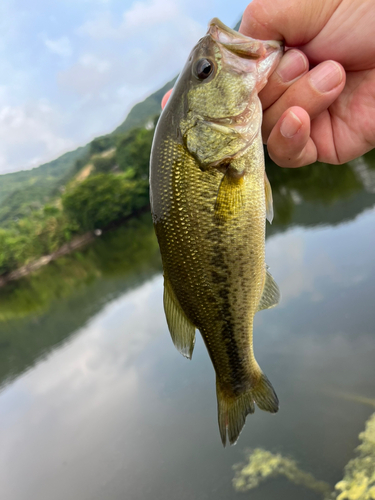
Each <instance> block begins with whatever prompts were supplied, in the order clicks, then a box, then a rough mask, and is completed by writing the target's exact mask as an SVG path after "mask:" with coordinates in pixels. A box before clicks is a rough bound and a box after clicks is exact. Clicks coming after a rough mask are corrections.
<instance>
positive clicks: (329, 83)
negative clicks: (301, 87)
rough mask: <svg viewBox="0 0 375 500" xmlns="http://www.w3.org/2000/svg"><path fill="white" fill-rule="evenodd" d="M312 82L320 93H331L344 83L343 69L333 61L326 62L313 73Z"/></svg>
mask: <svg viewBox="0 0 375 500" xmlns="http://www.w3.org/2000/svg"><path fill="white" fill-rule="evenodd" d="M310 81H311V83H312V85H313V86H314V87H315V88H316V90H318V91H319V92H329V91H330V90H333V89H334V88H335V87H337V86H338V85H340V83H341V82H342V70H341V67H340V66H339V65H338V64H336V63H335V62H333V61H329V62H326V63H325V64H322V65H321V66H318V67H317V68H315V69H314V70H313V71H312V72H311V74H310Z"/></svg>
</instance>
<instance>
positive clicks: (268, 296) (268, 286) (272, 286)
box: [257, 269, 280, 312]
mask: <svg viewBox="0 0 375 500" xmlns="http://www.w3.org/2000/svg"><path fill="white" fill-rule="evenodd" d="M279 302H280V290H279V287H278V285H277V283H276V281H275V280H274V279H273V277H272V275H271V274H270V272H269V271H268V269H266V279H265V282H264V287H263V294H262V296H261V298H260V301H259V304H258V309H257V312H258V311H261V310H263V309H271V307H275V306H277V304H278V303H279Z"/></svg>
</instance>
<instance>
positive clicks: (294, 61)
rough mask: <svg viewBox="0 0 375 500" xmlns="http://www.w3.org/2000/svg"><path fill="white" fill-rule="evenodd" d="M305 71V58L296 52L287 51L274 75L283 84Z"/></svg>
mask: <svg viewBox="0 0 375 500" xmlns="http://www.w3.org/2000/svg"><path fill="white" fill-rule="evenodd" d="M306 70H307V61H306V58H305V57H303V55H302V54H301V53H300V52H297V51H296V50H288V52H287V53H286V54H285V55H284V57H283V58H282V59H281V61H280V64H279V66H278V67H277V70H276V73H277V74H278V75H279V77H280V78H281V80H282V81H283V82H285V83H287V82H291V81H292V80H294V79H295V78H297V76H300V75H302V73H304V72H305V71H306Z"/></svg>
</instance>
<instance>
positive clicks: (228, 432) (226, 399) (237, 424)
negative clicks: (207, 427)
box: [216, 373, 279, 446]
mask: <svg viewBox="0 0 375 500" xmlns="http://www.w3.org/2000/svg"><path fill="white" fill-rule="evenodd" d="M216 394H217V407H218V418H219V430H220V436H221V441H222V442H223V446H225V445H226V442H227V436H228V441H229V443H230V444H235V443H236V442H237V439H238V436H239V435H240V432H241V431H242V428H243V426H244V425H245V419H246V415H248V414H249V413H254V411H255V405H254V403H256V404H257V405H258V407H259V408H260V409H261V410H265V411H269V412H271V413H276V412H277V411H278V409H279V400H278V398H277V396H276V393H275V391H274V389H273V387H272V385H271V382H270V381H269V380H268V378H267V377H266V376H265V375H264V374H263V373H261V376H260V379H259V382H258V383H257V385H256V386H255V387H253V388H252V389H250V390H248V391H247V392H244V393H243V394H240V395H239V396H236V397H233V396H228V395H227V394H226V393H225V391H223V390H222V388H221V387H220V382H219V380H218V379H216Z"/></svg>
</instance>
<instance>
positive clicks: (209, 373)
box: [0, 155, 375, 500]
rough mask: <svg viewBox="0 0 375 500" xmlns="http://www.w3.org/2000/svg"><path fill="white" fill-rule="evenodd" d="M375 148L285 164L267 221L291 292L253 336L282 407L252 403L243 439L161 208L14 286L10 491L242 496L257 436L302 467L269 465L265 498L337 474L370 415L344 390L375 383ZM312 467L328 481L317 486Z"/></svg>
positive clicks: (0, 413) (8, 395) (254, 493)
mask: <svg viewBox="0 0 375 500" xmlns="http://www.w3.org/2000/svg"><path fill="white" fill-rule="evenodd" d="M374 164H375V161H374V158H373V157H372V156H371V155H367V156H366V157H365V158H364V159H361V160H359V161H357V162H354V163H353V164H350V165H347V166H340V167H329V168H328V169H327V168H326V166H324V165H323V166H317V165H315V166H312V167H310V168H309V169H307V170H305V171H304V172H305V173H303V172H302V170H301V173H298V172H296V171H284V170H283V171H281V172H280V169H278V170H275V172H273V171H271V168H272V167H270V168H269V176H270V178H271V182H272V183H273V185H274V193H275V212H276V213H279V219H277V218H276V220H275V223H274V224H273V225H272V226H269V227H268V228H269V230H268V240H267V247H266V253H267V263H268V264H269V265H270V266H271V269H272V273H273V275H274V276H275V279H276V281H277V282H278V283H279V285H280V288H281V290H282V294H283V299H282V302H281V304H280V306H279V307H278V308H275V309H273V310H270V311H267V313H266V314H263V313H262V312H261V313H259V314H258V315H257V316H256V327H255V332H256V334H255V339H254V341H255V343H256V346H255V347H256V351H257V353H259V354H258V357H259V363H260V364H261V365H262V367H264V370H265V371H266V372H267V374H268V375H269V377H270V379H271V380H273V381H275V382H276V387H275V388H276V391H277V392H278V395H279V397H280V401H281V408H280V412H279V414H277V416H273V415H267V414H265V413H264V412H260V411H258V412H256V413H255V414H254V415H252V416H251V417H250V418H248V419H247V425H246V427H245V429H244V431H243V433H242V434H241V441H240V442H239V444H238V445H237V447H234V448H232V449H226V450H222V448H221V444H220V442H219V440H218V439H217V427H216V400H215V391H214V389H213V388H214V373H213V369H212V366H211V364H210V362H209V359H208V356H207V352H206V350H205V348H204V346H203V343H202V341H201V339H200V337H199V335H198V336H197V337H198V338H197V346H196V348H195V352H194V357H193V360H192V362H188V361H186V360H185V359H184V358H182V356H179V355H178V354H177V353H176V352H175V349H174V347H173V345H172V342H171V340H170V338H169V334H168V330H167V326H166V323H165V318H164V313H163V309H162V277H161V267H160V257H159V252H158V248H157V244H156V240H155V237H154V233H153V228H152V225H151V220H150V218H149V217H148V216H145V217H144V218H142V219H141V220H138V221H132V222H131V224H130V225H128V226H127V227H124V228H121V229H119V230H116V231H113V232H111V233H108V234H107V235H106V236H105V237H104V238H103V239H99V240H98V241H97V242H96V243H95V245H93V246H91V247H89V248H87V249H86V250H84V251H83V252H79V253H77V254H76V255H71V256H69V257H66V258H64V259H62V260H61V261H57V262H56V263H54V264H52V265H50V266H48V267H46V268H44V269H41V270H40V272H39V273H37V274H35V275H34V276H32V277H31V278H30V279H28V280H23V281H20V282H17V283H14V284H13V285H12V286H11V287H7V288H6V289H3V290H2V291H1V292H0V380H1V382H2V383H3V390H2V392H1V393H0V442H1V447H0V484H1V485H2V486H1V489H2V497H4V498H6V499H7V500H23V499H24V498H28V499H29V500H50V499H51V498H53V499H54V500H60V499H61V500H65V498H67V497H72V498H79V499H80V500H86V499H87V500H89V499H90V500H102V499H103V498H110V499H111V500H117V499H119V500H120V499H121V500H123V499H124V498H126V499H128V498H129V499H130V500H138V499H139V500H158V499H160V500H162V499H163V500H164V499H165V498H178V499H181V500H185V499H186V500H191V499H194V500H207V498H215V500H221V499H222V500H224V499H225V500H228V499H232V498H237V497H238V496H239V495H241V496H244V495H245V496H246V495H248V494H249V493H245V494H244V493H238V492H236V491H235V490H234V489H233V487H232V479H233V471H232V465H233V464H234V463H238V462H239V461H240V460H241V458H242V456H243V448H242V447H249V448H251V449H258V450H267V453H269V454H270V455H268V457H269V458H270V459H274V458H275V457H276V456H277V457H281V458H285V457H286V458H288V460H289V462H288V464H289V465H288V467H287V466H286V462H284V465H283V467H284V470H286V471H289V472H288V474H289V475H290V476H292V475H293V474H292V473H293V471H294V472H295V473H297V472H298V473H301V474H302V476H301V475H300V476H299V477H300V483H299V485H296V484H294V483H292V482H291V481H290V480H289V481H287V480H286V479H285V475H286V474H284V476H282V477H280V476H277V477H273V479H272V480H267V481H264V482H262V483H261V484H259V487H257V488H255V489H252V490H251V492H250V493H251V498H252V500H264V499H267V500H273V499H277V500H284V499H285V500H286V499H287V500H293V499H297V498H298V499H300V498H303V499H304V500H313V499H321V498H322V492H323V489H324V488H325V486H324V485H325V484H329V485H331V490H330V491H332V489H333V485H335V484H337V483H339V481H340V479H341V478H342V476H343V474H342V470H343V469H344V467H345V465H346V464H349V463H350V460H353V449H355V447H356V446H357V444H358V443H357V436H358V434H359V432H360V431H361V430H362V429H363V425H364V422H365V421H366V420H367V419H368V418H369V417H370V415H369V413H370V410H369V406H364V405H357V404H356V405H353V406H352V407H351V410H350V411H348V407H347V405H348V401H347V400H346V399H343V398H341V397H340V398H338V397H336V393H338V392H340V393H342V392H351V393H357V394H367V396H368V397H370V398H371V396H372V395H373V393H374V377H375V367H374V342H375V338H374V328H373V325H374V319H375V317H374V308H373V303H374V297H375V260H374V253H373V249H374V247H375V233H374V230H373V228H374V225H375V210H374V208H373V207H374V205H375V189H373V188H374V186H375V182H374V176H373V173H374V168H373V165H374ZM314 169H315V170H314ZM340 169H343V170H340ZM303 170H304V169H303ZM341 172H343V178H342V179H341V177H340V173H341ZM295 175H297V177H296V176H295ZM272 176H274V177H272ZM298 176H300V179H299V177H298ZM298 179H299V181H298ZM297 181H298V182H297ZM307 184H308V186H307ZM310 184H312V185H310ZM314 186H315V187H314ZM316 186H319V188H317V187H316ZM283 207H287V208H285V210H284V209H283ZM5 382H8V384H6V383H5ZM10 382H11V383H10ZM327 386H330V387H335V388H336V389H335V391H334V393H335V394H332V393H329V392H327V391H326V389H327ZM323 389H325V390H323ZM372 411H373V410H372ZM372 425H373V424H372ZM372 428H373V427H371V429H372ZM366 432H367V431H366ZM369 432H370V431H369ZM371 432H373V431H371ZM366 436H367V434H366ZM364 442H365V441H363V443H364ZM366 449H367V448H366ZM360 456H362V455H361V452H359V454H358V458H359V457H360ZM295 457H298V463H296V462H293V461H294V460H295ZM260 458H261V459H262V460H261V462H260V465H261V464H262V463H263V461H264V459H265V456H264V455H263V456H261V457H260ZM278 460H281V459H280V458H278ZM354 460H355V459H354ZM258 463H259V462H258ZM264 463H266V461H265V462H264ZM361 467H362V466H361ZM350 470H352V469H350ZM353 470H354V469H353ZM350 474H351V473H350V471H349V469H348V470H347V469H345V475H344V481H347V482H346V483H345V485H346V486H345V487H346V488H347V489H348V488H349V487H350V484H352V483H351V479H350V478H351V477H352V476H351V475H350ZM301 478H302V479H301ZM313 481H317V483H316V484H318V485H320V486H318V489H315V490H314V489H311V487H310V489H308V488H306V487H305V486H303V484H305V485H306V484H312V483H311V482H313ZM314 484H315V483H314ZM339 484H340V483H339ZM342 484H344V483H342ZM369 484H372V483H369ZM371 487H372V486H371ZM319 488H321V489H320V490H319ZM325 491H326V490H324V494H326V493H325ZM327 491H328V490H327ZM344 491H346V490H337V494H339V493H344ZM370 491H371V488H370ZM371 494H372V493H371ZM342 498H346V497H342ZM348 498H350V497H348ZM370 498H371V497H370Z"/></svg>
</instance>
